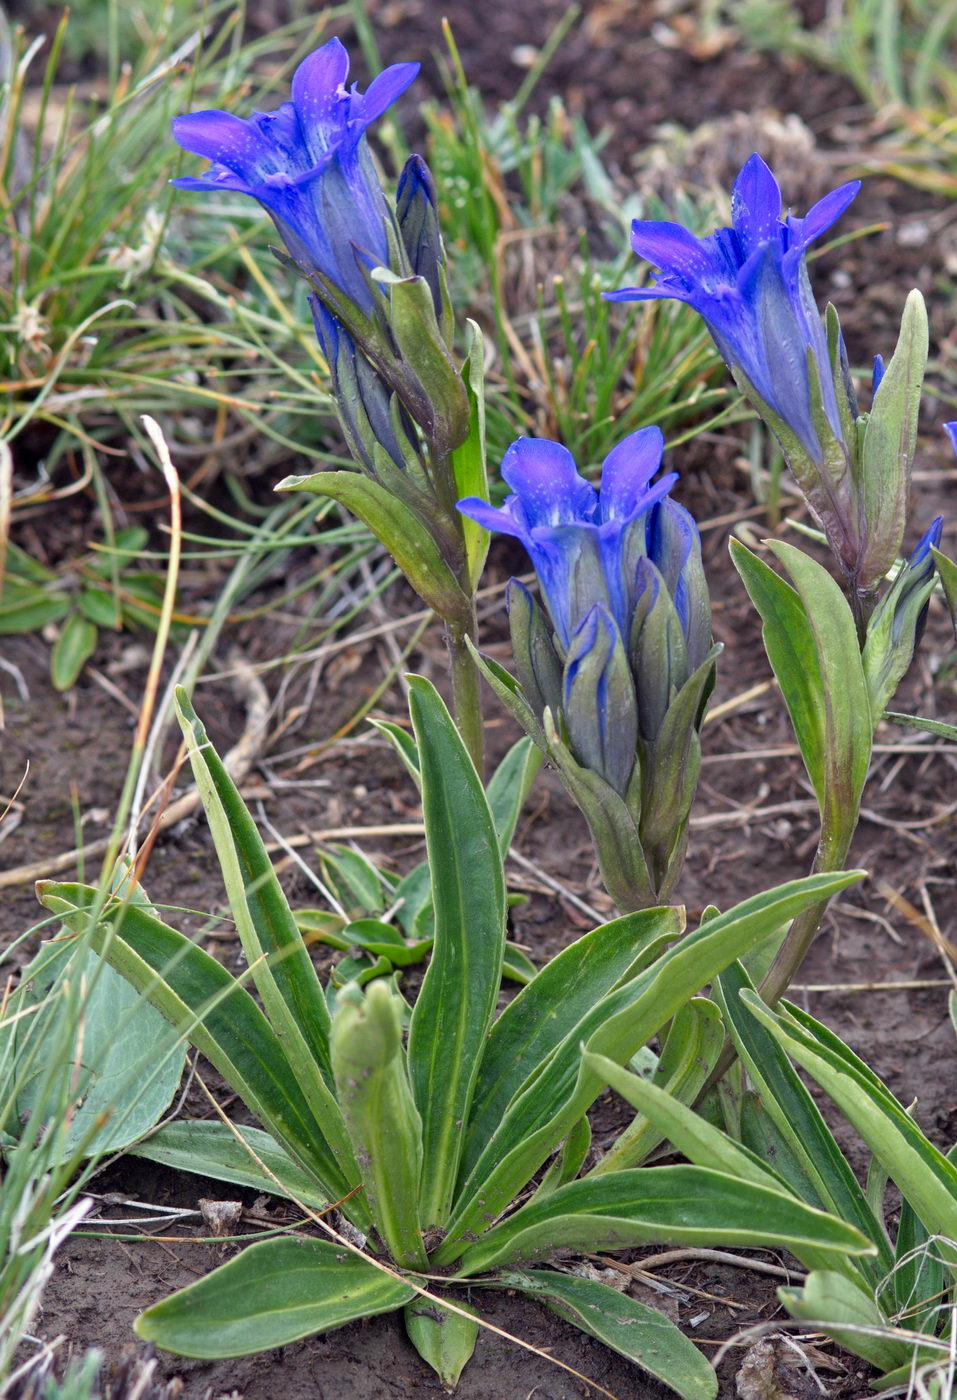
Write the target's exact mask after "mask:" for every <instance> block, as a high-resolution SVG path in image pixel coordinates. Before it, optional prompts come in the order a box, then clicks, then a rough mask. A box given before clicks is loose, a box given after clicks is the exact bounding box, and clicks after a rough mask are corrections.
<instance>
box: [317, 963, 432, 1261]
mask: <svg viewBox="0 0 957 1400" xmlns="http://www.w3.org/2000/svg"><path fill="white" fill-rule="evenodd" d="M399 1008H400V1000H399V997H398V996H397V995H395V994H394V993H393V991H392V989H391V987H389V986H388V985H387V984H386V983H385V982H384V981H377V982H373V983H372V985H371V986H370V987H369V990H368V992H366V994H365V996H363V995H362V994H361V993H360V992H358V991H357V989H355V988H348V989H347V990H346V991H345V992H343V994H342V996H341V997H340V999H339V1008H338V1010H337V1011H336V1015H335V1019H334V1021H333V1023H332V1036H331V1040H330V1048H331V1050H332V1068H333V1072H334V1073H335V1077H336V1091H337V1096H338V1100H339V1104H340V1106H341V1108H342V1115H343V1118H344V1119H345V1122H346V1127H347V1128H348V1131H349V1137H350V1138H351V1139H352V1145H353V1148H354V1149H355V1154H356V1159H357V1161H360V1162H361V1163H362V1179H363V1182H364V1183H365V1189H366V1196H367V1197H368V1200H369V1208H370V1210H371V1211H372V1215H373V1218H374V1219H375V1222H376V1229H377V1230H378V1233H379V1236H380V1238H381V1239H382V1241H383V1242H384V1244H385V1245H386V1247H387V1248H388V1250H389V1253H390V1255H391V1256H392V1258H393V1259H395V1261H396V1262H397V1263H398V1264H401V1265H402V1267H403V1268H408V1269H425V1268H427V1266H428V1261H427V1259H426V1257H425V1249H424V1247H423V1244H422V1232H421V1229H420V1227H419V1211H418V1204H419V1188H420V1185H421V1178H422V1119H421V1117H420V1116H419V1113H418V1111H417V1109H416V1106H415V1102H414V1100H413V1098H412V1090H411V1087H410V1085H409V1076H408V1070H407V1068H406V1062H405V1053H404V1050H403V1045H402V1017H401V1012H400V1009H399Z"/></svg>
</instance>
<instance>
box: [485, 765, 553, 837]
mask: <svg viewBox="0 0 957 1400" xmlns="http://www.w3.org/2000/svg"><path fill="white" fill-rule="evenodd" d="M542 757H543V755H542V754H541V753H540V752H539V750H538V749H537V748H536V747H535V745H534V744H533V743H532V741H531V739H529V738H527V737H526V738H524V739H519V740H518V742H517V743H516V744H513V745H512V747H511V748H510V749H509V751H508V753H507V754H506V755H505V757H504V758H503V759H502V761H501V763H500V764H499V765H498V767H497V768H496V770H495V772H494V773H493V774H492V776H491V778H490V780H489V784H488V788H487V790H486V796H487V797H488V805H489V807H490V809H491V812H492V820H493V822H494V823H495V830H496V832H497V833H498V844H499V848H500V850H501V852H502V856H503V858H504V857H505V856H507V855H508V848H509V846H510V845H511V844H512V837H513V836H514V835H515V828H516V826H517V825H518V819H519V817H520V816H521V812H522V808H523V806H524V805H525V799H526V797H527V796H528V794H529V790H530V788H531V786H532V783H533V782H534V781H535V776H536V774H537V773H538V770H539V769H540V768H541V766H542Z"/></svg>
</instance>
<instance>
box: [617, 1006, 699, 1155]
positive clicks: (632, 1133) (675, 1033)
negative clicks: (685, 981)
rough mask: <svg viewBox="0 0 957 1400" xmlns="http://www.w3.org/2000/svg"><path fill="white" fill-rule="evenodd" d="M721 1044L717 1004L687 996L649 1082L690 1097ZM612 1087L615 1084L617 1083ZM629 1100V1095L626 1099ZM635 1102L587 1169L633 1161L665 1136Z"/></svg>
mask: <svg viewBox="0 0 957 1400" xmlns="http://www.w3.org/2000/svg"><path fill="white" fill-rule="evenodd" d="M723 1045H724V1027H723V1026H722V1024H721V1013H720V1012H719V1010H718V1008H717V1006H716V1005H715V1004H714V1002H713V1001H709V1000H708V999H707V998H706V997H692V999H691V1001H689V1002H686V1003H685V1005H684V1006H682V1007H681V1008H680V1010H679V1011H678V1012H677V1014H676V1015H675V1017H674V1019H673V1020H672V1022H671V1025H670V1026H669V1027H668V1036H667V1039H666V1041H665V1044H664V1048H663V1050H662V1054H661V1060H660V1062H659V1064H658V1067H657V1069H656V1071H655V1076H654V1083H655V1084H656V1085H660V1087H661V1088H662V1089H664V1090H667V1092H668V1094H669V1095H671V1096H672V1097H673V1098H675V1099H677V1100H678V1101H679V1102H680V1103H693V1102H694V1100H695V1099H696V1098H697V1096H698V1092H699V1090H701V1089H702V1088H703V1087H704V1082H705V1080H706V1079H707V1077H708V1075H709V1074H710V1073H711V1070H712V1069H713V1068H714V1066H715V1064H716V1063H717V1060H718V1056H719V1055H720V1053H721V1048H722V1046H723ZM607 1063H608V1064H610V1063H611V1062H610V1061H607ZM620 1073H625V1071H620ZM609 1083H611V1081H610V1080H609ZM612 1087H613V1088H617V1085H614V1084H613V1085H612ZM619 1092H621V1091H620V1089H619ZM626 1098H627V1095H626ZM629 1102H630V1103H631V1102H633V1101H632V1100H630V1099H629ZM634 1107H636V1108H638V1109H639V1113H638V1117H637V1118H635V1120H634V1121H633V1122H632V1123H630V1124H629V1125H628V1127H627V1128H626V1129H625V1130H624V1132H623V1133H620V1134H619V1135H618V1137H617V1138H616V1139H615V1141H614V1142H613V1143H612V1144H611V1146H610V1147H609V1149H608V1151H607V1152H606V1153H605V1155H604V1157H602V1159H601V1161H600V1162H599V1163H598V1166H597V1167H595V1168H594V1169H593V1171H592V1173H591V1175H593V1176H599V1175H604V1173H605V1172H610V1171H620V1170H623V1169H624V1168H625V1167H635V1166H638V1164H639V1163H640V1162H643V1161H644V1160H645V1158H646V1157H647V1156H648V1154H649V1153H650V1152H652V1151H653V1150H654V1148H656V1147H657V1146H658V1145H659V1144H660V1143H661V1142H663V1141H664V1140H665V1138H666V1137H667V1136H668V1132H667V1129H665V1128H663V1127H662V1126H660V1125H659V1124H656V1123H655V1122H654V1121H653V1120H652V1119H651V1118H650V1117H646V1116H645V1114H644V1112H643V1110H642V1109H641V1108H640V1105H638V1104H635V1105H634ZM686 1155H687V1154H686ZM705 1165H710V1163H706V1164H705Z"/></svg>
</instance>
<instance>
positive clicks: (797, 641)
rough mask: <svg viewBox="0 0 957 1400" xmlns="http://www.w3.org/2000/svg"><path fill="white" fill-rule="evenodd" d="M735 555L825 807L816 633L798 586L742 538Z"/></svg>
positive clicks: (820, 802)
mask: <svg viewBox="0 0 957 1400" xmlns="http://www.w3.org/2000/svg"><path fill="white" fill-rule="evenodd" d="M730 548H731V559H732V562H733V563H734V566H735V568H736V569H737V571H738V573H739V574H740V575H741V579H742V581H743V583H744V586H745V588H746V589H747V590H748V596H749V597H750V599H751V602H752V603H753V604H754V606H755V608H756V609H757V611H758V612H759V614H760V616H761V621H762V622H763V624H764V628H763V632H762V636H763V638H764V647H765V650H766V651H767V654H768V660H769V661H770V663H771V668H772V670H773V671H774V674H775V676H776V677H777V681H778V684H779V685H780V687H781V693H782V695H783V696H784V702H785V704H786V705H787V707H788V714H789V715H790V716H791V723H792V725H793V726H794V734H795V738H796V739H797V741H798V747H799V748H800V750H801V757H802V758H803V759H804V766H805V768H806V769H807V772H808V777H809V778H810V779H811V782H812V784H813V785H814V791H815V793H816V794H817V800H818V805H819V806H820V807H822V808H823V806H824V772H825V743H826V740H825V733H824V705H823V682H822V680H821V668H820V665H819V663H818V657H817V648H816V647H815V643H814V634H813V633H812V631H811V628H810V624H809V623H808V620H807V614H806V613H805V611H804V608H803V606H802V604H801V599H800V598H799V597H798V595H797V593H796V592H795V590H794V589H793V588H792V587H791V585H790V584H789V583H786V582H785V580H784V579H783V578H781V577H780V576H779V575H778V574H776V573H775V572H774V570H773V569H772V568H771V566H770V565H769V564H766V563H765V562H764V560H763V559H759V558H758V556H757V555H756V554H752V553H751V551H750V550H749V549H746V548H745V546H744V545H743V544H741V542H740V541H739V540H734V539H733V540H732V541H731V545H730Z"/></svg>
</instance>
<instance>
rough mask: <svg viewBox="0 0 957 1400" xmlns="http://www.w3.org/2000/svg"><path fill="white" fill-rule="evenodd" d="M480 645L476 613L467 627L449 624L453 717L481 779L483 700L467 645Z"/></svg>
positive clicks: (447, 635)
mask: <svg viewBox="0 0 957 1400" xmlns="http://www.w3.org/2000/svg"><path fill="white" fill-rule="evenodd" d="M467 640H468V641H471V642H473V643H474V642H475V641H476V625H475V609H474V605H473V608H472V616H471V618H470V619H469V622H468V625H467V626H462V625H460V624H458V623H454V622H448V621H447V622H446V624H445V643H446V646H447V647H448V649H449V668H450V670H451V673H452V714H453V716H454V718H455V723H456V725H457V726H458V731H459V733H460V734H461V736H462V741H463V743H464V744H465V747H466V748H467V749H468V751H469V757H470V758H471V760H472V762H473V763H474V764H475V771H476V772H477V773H478V775H479V777H480V778H483V779H484V776H485V733H484V730H483V728H482V697H481V694H480V692H479V673H478V668H477V666H476V665H475V662H474V661H473V660H472V657H471V655H470V654H469V649H468V646H467V645H466V641H467Z"/></svg>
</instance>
